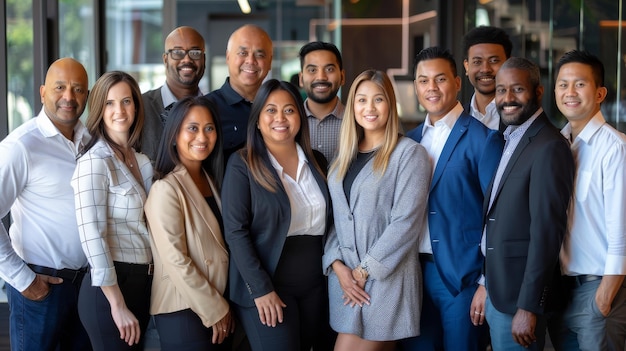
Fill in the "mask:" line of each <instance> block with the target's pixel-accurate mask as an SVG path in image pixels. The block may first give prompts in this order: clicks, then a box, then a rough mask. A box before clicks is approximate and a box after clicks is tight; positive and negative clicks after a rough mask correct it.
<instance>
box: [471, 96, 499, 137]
mask: <svg viewBox="0 0 626 351" xmlns="http://www.w3.org/2000/svg"><path fill="white" fill-rule="evenodd" d="M469 106H470V111H469V112H470V115H472V116H474V118H476V119H477V120H479V121H480V122H481V123H482V124H484V125H485V126H486V127H487V128H489V129H493V130H499V129H500V114H499V113H498V109H497V108H496V99H495V98H494V99H493V100H491V102H490V103H488V104H487V106H486V107H485V114H484V115H483V114H482V113H481V112H480V111H479V110H478V108H477V107H476V94H474V95H472V100H470V105H469Z"/></svg>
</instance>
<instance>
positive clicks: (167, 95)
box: [161, 82, 204, 107]
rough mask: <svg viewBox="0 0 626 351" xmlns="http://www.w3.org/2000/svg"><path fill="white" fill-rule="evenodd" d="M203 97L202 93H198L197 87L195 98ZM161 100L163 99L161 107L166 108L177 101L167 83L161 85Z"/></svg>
mask: <svg viewBox="0 0 626 351" xmlns="http://www.w3.org/2000/svg"><path fill="white" fill-rule="evenodd" d="M203 95H204V94H202V91H200V87H198V95H197V96H203ZM161 98H162V99H163V107H167V106H169V105H172V104H174V103H176V102H177V101H178V99H176V96H174V93H172V90H170V87H169V86H168V85H167V82H166V83H165V84H163V86H161Z"/></svg>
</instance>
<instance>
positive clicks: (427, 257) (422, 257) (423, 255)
mask: <svg viewBox="0 0 626 351" xmlns="http://www.w3.org/2000/svg"><path fill="white" fill-rule="evenodd" d="M420 261H422V262H431V263H435V258H434V257H433V254H429V253H420Z"/></svg>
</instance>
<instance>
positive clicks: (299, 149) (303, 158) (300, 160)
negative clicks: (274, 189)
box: [267, 143, 309, 181]
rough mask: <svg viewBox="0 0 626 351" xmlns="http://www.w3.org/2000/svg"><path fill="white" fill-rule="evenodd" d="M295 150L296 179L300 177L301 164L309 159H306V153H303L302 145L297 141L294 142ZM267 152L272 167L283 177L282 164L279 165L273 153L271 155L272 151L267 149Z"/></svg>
mask: <svg viewBox="0 0 626 351" xmlns="http://www.w3.org/2000/svg"><path fill="white" fill-rule="evenodd" d="M296 151H297V152H298V172H297V175H296V181H297V178H299V177H300V170H302V166H304V164H305V163H308V162H309V160H307V158H306V155H305V154H304V150H302V147H300V144H298V143H296ZM267 154H268V156H269V158H270V162H271V163H272V167H274V169H275V170H276V172H277V173H278V175H279V176H280V177H281V178H283V166H281V165H280V163H278V161H277V160H276V158H275V157H274V155H272V153H271V152H270V151H269V150H267Z"/></svg>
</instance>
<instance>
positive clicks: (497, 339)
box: [485, 296, 546, 351]
mask: <svg viewBox="0 0 626 351" xmlns="http://www.w3.org/2000/svg"><path fill="white" fill-rule="evenodd" d="M485 317H486V318H487V323H488V324H489V330H490V331H491V347H492V349H493V351H516V350H519V351H521V350H524V351H526V350H531V351H538V350H543V347H544V346H545V343H546V318H545V316H543V315H537V325H536V326H535V337H536V338H537V341H536V342H534V343H532V344H531V345H530V346H529V347H528V348H525V347H523V346H522V345H520V344H518V343H516V342H515V340H513V334H512V333H511V324H512V322H513V315H512V314H507V313H502V312H500V311H498V310H497V309H496V308H495V307H493V304H492V303H491V300H490V299H489V296H487V301H486V302H485Z"/></svg>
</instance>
